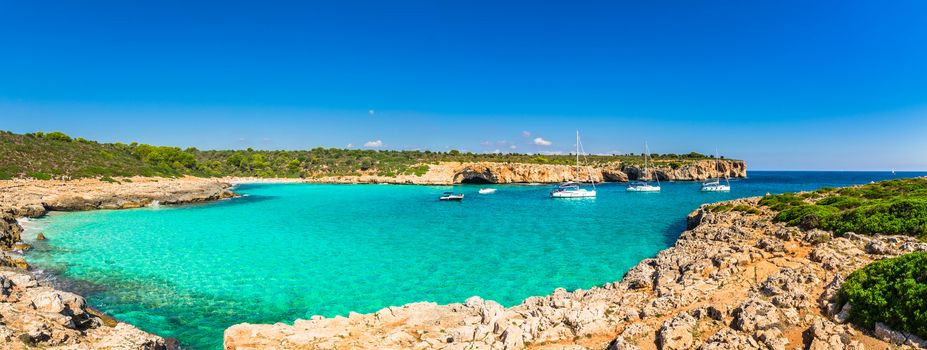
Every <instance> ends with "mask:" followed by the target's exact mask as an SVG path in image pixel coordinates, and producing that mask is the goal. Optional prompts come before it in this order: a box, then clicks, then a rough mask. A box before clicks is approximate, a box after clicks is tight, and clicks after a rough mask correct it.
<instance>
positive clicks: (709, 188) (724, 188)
mask: <svg viewBox="0 0 927 350" xmlns="http://www.w3.org/2000/svg"><path fill="white" fill-rule="evenodd" d="M719 159H720V158H718V150H717V149H716V150H715V171H718V168H719V165H720V164H719V162H720V160H719ZM701 191H702V192H730V191H731V181H730V180H728V177H727V172H725V173H724V183H723V184H722V183H721V178H720V177H718V178H715V179H713V180H708V181H705V182H703V183H702V190H701Z"/></svg>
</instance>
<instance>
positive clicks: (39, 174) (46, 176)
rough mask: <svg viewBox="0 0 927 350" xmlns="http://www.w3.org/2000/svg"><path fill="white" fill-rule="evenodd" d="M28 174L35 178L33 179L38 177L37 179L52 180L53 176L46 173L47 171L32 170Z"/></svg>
mask: <svg viewBox="0 0 927 350" xmlns="http://www.w3.org/2000/svg"><path fill="white" fill-rule="evenodd" d="M26 175H28V176H29V177H31V178H33V179H36V180H51V178H52V176H51V175H49V174H46V173H42V172H31V173H29V174H26Z"/></svg>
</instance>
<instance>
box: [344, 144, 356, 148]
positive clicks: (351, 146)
mask: <svg viewBox="0 0 927 350" xmlns="http://www.w3.org/2000/svg"><path fill="white" fill-rule="evenodd" d="M345 147H347V148H354V144H353V143H349V144H348V145H347V146H345Z"/></svg>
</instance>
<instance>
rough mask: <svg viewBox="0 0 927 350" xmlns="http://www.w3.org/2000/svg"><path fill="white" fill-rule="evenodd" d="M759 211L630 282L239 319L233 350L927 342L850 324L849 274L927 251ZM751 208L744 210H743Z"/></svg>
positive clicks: (705, 221) (900, 239) (690, 236)
mask: <svg viewBox="0 0 927 350" xmlns="http://www.w3.org/2000/svg"><path fill="white" fill-rule="evenodd" d="M757 202H758V198H751V199H741V200H736V201H733V203H732V204H735V205H744V206H747V207H750V208H755V209H757V210H750V211H729V212H722V213H713V212H709V211H708V210H707V209H706V208H707V207H706V206H703V207H702V208H700V209H698V210H696V211H695V212H693V213H692V214H691V215H690V216H689V229H688V230H687V231H685V232H683V233H682V235H681V236H680V237H679V239H678V241H677V242H676V244H675V245H674V246H673V247H671V248H668V249H666V250H664V251H662V252H660V253H659V254H657V256H656V257H655V258H652V259H646V260H644V261H641V262H640V263H639V264H638V265H637V266H635V267H633V268H632V269H630V271H628V272H627V274H626V275H625V276H624V278H623V279H622V280H621V281H619V282H614V283H609V284H606V285H603V286H599V287H593V288H591V289H589V290H575V291H566V290H564V289H557V290H555V291H554V292H553V293H552V294H550V295H547V296H543V297H530V298H528V299H525V300H524V301H523V302H522V303H521V304H519V305H515V306H513V307H510V308H506V307H503V306H502V305H499V304H498V303H496V302H494V301H490V300H483V299H481V298H479V297H472V298H470V299H467V300H466V302H465V303H463V304H450V305H438V304H435V303H424V302H423V303H414V304H408V305H404V306H398V307H388V308H384V309H382V310H380V311H377V312H375V313H371V314H363V315H362V314H356V313H351V314H350V315H348V316H347V317H340V316H339V317H334V318H324V317H321V316H315V317H311V318H310V319H309V320H296V321H295V322H294V324H293V325H289V324H282V323H278V324H272V325H269V324H265V325H254V324H246V323H245V324H239V325H235V326H232V327H230V328H228V329H227V330H226V331H225V348H226V349H525V348H527V349H608V350H619V349H773V350H778V349H865V348H868V349H887V348H895V347H899V346H900V347H914V348H917V347H920V348H927V343H925V342H924V341H923V340H921V339H918V338H917V337H914V336H912V335H909V334H904V333H900V332H895V331H892V330H890V329H888V328H886V327H882V326H879V327H877V329H876V330H875V331H874V332H871V331H868V330H864V329H860V328H858V327H856V326H854V325H851V324H847V323H846V321H847V313H848V306H847V305H839V304H837V303H836V302H835V295H836V293H837V291H838V290H839V288H840V286H841V284H842V283H843V280H844V278H845V276H847V275H848V274H849V273H850V272H852V271H854V270H856V269H858V268H860V267H862V266H864V265H866V264H868V263H870V262H872V261H874V260H878V259H883V258H886V257H892V256H897V255H900V254H903V253H906V252H913V251H927V243H923V242H919V241H917V240H915V239H913V238H910V237H905V236H876V237H868V236H861V235H856V234H852V233H849V234H845V235H843V236H841V237H834V235H833V234H831V233H830V232H826V231H821V230H810V231H802V230H799V229H797V228H794V227H787V226H784V225H782V224H779V223H774V222H773V221H772V215H773V213H772V212H771V211H769V210H768V209H767V208H764V207H759V206H758V204H757ZM741 208H742V207H741Z"/></svg>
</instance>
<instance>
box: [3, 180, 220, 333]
mask: <svg viewBox="0 0 927 350" xmlns="http://www.w3.org/2000/svg"><path fill="white" fill-rule="evenodd" d="M228 188H229V185H227V184H226V183H223V182H220V181H215V180H208V179H198V178H183V179H159V178H132V179H129V181H126V182H121V183H109V182H101V181H98V180H92V179H84V180H75V181H35V180H12V181H0V348H2V349H31V348H62V349H146V350H155V349H173V348H176V347H177V346H176V342H173V341H169V340H165V339H163V338H161V337H158V336H156V335H153V334H149V333H146V332H143V331H141V330H139V329H137V328H135V327H133V326H131V325H128V324H125V323H121V322H118V321H116V320H114V319H112V318H110V317H108V316H106V315H104V314H102V313H100V312H99V311H96V310H94V309H92V308H90V307H88V306H87V303H86V302H85V301H84V298H83V297H81V296H79V295H76V294H73V293H68V292H65V291H60V290H56V289H54V288H53V287H51V286H47V285H43V284H42V283H40V282H39V281H37V280H36V279H35V278H34V277H33V275H32V274H31V273H30V272H28V271H26V269H27V268H28V265H27V264H26V262H25V260H24V259H23V258H22V257H21V252H19V253H17V252H11V251H9V250H11V249H13V250H25V249H28V245H24V244H22V243H20V239H21V233H22V232H23V230H22V227H21V226H20V225H19V223H18V221H17V218H19V217H38V216H42V215H45V213H46V212H47V211H51V210H66V211H75V210H91V209H124V208H137V207H142V206H146V205H150V204H152V203H155V201H157V202H158V203H161V204H179V203H191V202H200V201H207V200H215V199H221V198H227V197H231V196H232V195H233V193H232V192H230V191H229V190H228Z"/></svg>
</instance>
